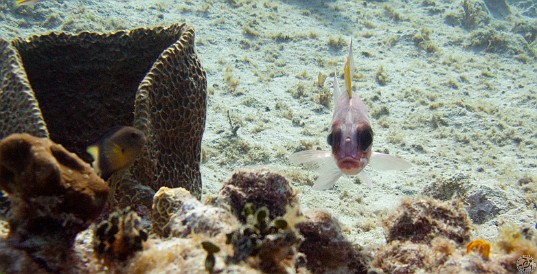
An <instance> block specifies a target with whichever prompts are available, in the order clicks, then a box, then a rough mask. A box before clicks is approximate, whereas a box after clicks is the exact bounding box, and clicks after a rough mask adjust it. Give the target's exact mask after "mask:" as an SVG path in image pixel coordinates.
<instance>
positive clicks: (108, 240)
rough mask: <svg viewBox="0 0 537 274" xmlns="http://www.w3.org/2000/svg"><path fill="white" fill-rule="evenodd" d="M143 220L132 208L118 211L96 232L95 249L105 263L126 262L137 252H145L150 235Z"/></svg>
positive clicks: (100, 225) (102, 223)
mask: <svg viewBox="0 0 537 274" xmlns="http://www.w3.org/2000/svg"><path fill="white" fill-rule="evenodd" d="M141 223H142V222H141V219H140V216H138V214H136V212H135V211H132V210H131V209H130V208H125V209H121V210H117V211H116V212H114V213H112V214H110V216H109V217H108V219H107V220H104V221H102V222H101V223H100V224H99V225H98V226H97V227H96V228H95V231H94V233H95V234H94V237H93V242H94V243H93V249H94V250H95V252H97V256H99V257H100V258H103V259H104V260H105V261H114V260H119V261H124V260H125V259H127V258H128V257H130V256H132V255H133V254H134V253H135V252H137V251H140V250H143V242H144V241H146V240H147V238H148V235H147V232H145V231H144V230H143V228H142V225H141Z"/></svg>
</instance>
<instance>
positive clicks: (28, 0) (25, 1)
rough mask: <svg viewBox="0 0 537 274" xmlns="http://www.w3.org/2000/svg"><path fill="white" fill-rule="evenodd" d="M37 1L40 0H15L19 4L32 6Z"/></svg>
mask: <svg viewBox="0 0 537 274" xmlns="http://www.w3.org/2000/svg"><path fill="white" fill-rule="evenodd" d="M38 2H41V0H17V4H18V5H19V6H33V5H35V4H37V3H38Z"/></svg>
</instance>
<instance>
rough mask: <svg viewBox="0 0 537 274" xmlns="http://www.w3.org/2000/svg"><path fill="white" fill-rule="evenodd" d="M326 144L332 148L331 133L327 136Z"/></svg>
mask: <svg viewBox="0 0 537 274" xmlns="http://www.w3.org/2000/svg"><path fill="white" fill-rule="evenodd" d="M326 142H327V143H328V144H329V145H330V146H332V144H333V142H334V140H333V139H332V133H331V132H330V134H328V137H326Z"/></svg>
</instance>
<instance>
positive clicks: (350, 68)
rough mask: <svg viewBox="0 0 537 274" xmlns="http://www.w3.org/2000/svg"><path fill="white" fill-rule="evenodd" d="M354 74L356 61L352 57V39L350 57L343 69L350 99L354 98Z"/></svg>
mask: <svg viewBox="0 0 537 274" xmlns="http://www.w3.org/2000/svg"><path fill="white" fill-rule="evenodd" d="M353 74H354V60H353V57H352V39H351V43H350V45H349V55H348V56H347V60H346V62H345V66H344V67H343V76H344V78H345V89H346V90H347V94H348V95H349V98H352V75H353Z"/></svg>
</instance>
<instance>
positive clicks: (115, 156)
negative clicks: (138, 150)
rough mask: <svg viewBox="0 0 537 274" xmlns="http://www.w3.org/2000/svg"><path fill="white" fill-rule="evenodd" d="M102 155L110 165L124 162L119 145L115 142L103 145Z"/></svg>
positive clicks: (118, 164) (121, 164) (120, 164)
mask: <svg viewBox="0 0 537 274" xmlns="http://www.w3.org/2000/svg"><path fill="white" fill-rule="evenodd" d="M103 153H104V157H105V158H106V159H107V160H108V162H109V163H110V164H111V165H112V166H123V165H124V164H125V161H126V159H125V155H124V153H123V151H122V149H121V147H120V146H119V145H117V144H108V145H105V146H104V151H103Z"/></svg>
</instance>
